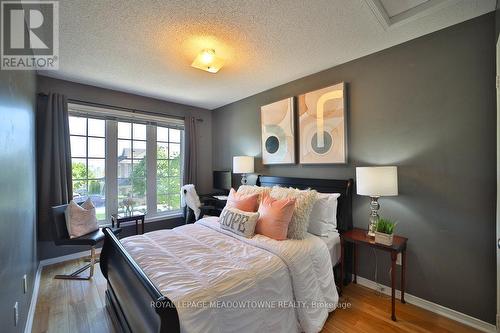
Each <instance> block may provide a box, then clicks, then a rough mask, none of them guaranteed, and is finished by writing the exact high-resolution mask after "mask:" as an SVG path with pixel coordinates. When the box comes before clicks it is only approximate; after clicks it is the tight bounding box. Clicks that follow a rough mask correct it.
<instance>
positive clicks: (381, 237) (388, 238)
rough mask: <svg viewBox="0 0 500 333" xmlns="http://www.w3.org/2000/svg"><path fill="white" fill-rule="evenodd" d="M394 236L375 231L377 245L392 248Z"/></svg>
mask: <svg viewBox="0 0 500 333" xmlns="http://www.w3.org/2000/svg"><path fill="white" fill-rule="evenodd" d="M393 239H394V234H391V235H388V234H384V233H382V232H378V231H375V243H379V244H383V245H387V246H391V245H392V240H393Z"/></svg>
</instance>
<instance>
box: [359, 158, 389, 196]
mask: <svg viewBox="0 0 500 333" xmlns="http://www.w3.org/2000/svg"><path fill="white" fill-rule="evenodd" d="M356 186H357V193H358V194H359V195H366V196H370V197H384V196H394V195H398V168H397V167H395V166H383V167H360V168H356Z"/></svg>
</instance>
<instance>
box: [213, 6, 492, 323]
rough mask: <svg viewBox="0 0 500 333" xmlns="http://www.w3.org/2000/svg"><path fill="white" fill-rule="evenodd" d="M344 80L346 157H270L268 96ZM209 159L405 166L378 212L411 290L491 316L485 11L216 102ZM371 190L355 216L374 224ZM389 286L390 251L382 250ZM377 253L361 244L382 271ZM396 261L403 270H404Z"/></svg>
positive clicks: (362, 265)
mask: <svg viewBox="0 0 500 333" xmlns="http://www.w3.org/2000/svg"><path fill="white" fill-rule="evenodd" d="M341 81H345V82H346V83H347V84H348V105H349V106H348V109H349V119H348V140H349V141H348V142H349V163H348V164H347V165H345V166H335V165H331V166H328V165H322V166H302V165H295V166H272V167H270V166H263V165H262V164H261V160H260V157H261V146H260V144H261V142H260V111H259V110H260V109H259V108H260V106H261V105H265V104H268V103H270V102H274V101H277V100H280V99H282V98H286V97H289V96H296V95H298V94H301V93H304V92H307V91H311V90H315V89H318V88H322V87H325V86H328V85H331V84H334V83H338V82H341ZM212 118H213V120H212V123H213V131H212V132H213V167H214V169H230V168H231V158H232V156H233V155H240V154H245V155H255V156H257V157H258V161H257V163H256V172H257V173H260V174H265V175H280V176H292V177H306V178H307V177H309V178H333V179H335V178H336V179H344V178H349V177H352V178H355V167H356V166H363V165H398V166H399V182H400V185H399V190H400V195H399V196H398V197H394V198H382V199H381V200H380V203H381V207H382V208H381V215H383V216H388V217H392V218H394V219H397V220H398V221H399V224H398V226H397V233H398V234H402V235H404V236H407V237H408V238H409V243H408V246H409V247H408V270H407V276H408V279H407V290H408V292H409V293H410V294H412V295H415V296H418V297H421V298H423V299H426V300H429V301H432V302H435V303H438V304H441V305H443V306H446V307H449V308H452V309H455V310H457V311H460V312H463V313H466V314H469V315H471V316H474V317H476V318H479V319H482V320H484V321H488V322H490V323H494V322H495V285H496V283H495V281H496V272H495V202H496V199H495V198H496V196H495V195H496V187H495V183H496V172H495V170H496V107H495V18H494V15H493V14H488V15H485V16H482V17H479V18H476V19H474V20H471V21H467V22H464V23H462V24H459V25H456V26H453V27H450V28H448V29H445V30H442V31H438V32H435V33H433V34H430V35H427V36H424V37H421V38H418V39H415V40H412V41H410V42H407V43H404V44H401V45H398V46H396V47H393V48H390V49H387V50H384V51H381V52H379V53H376V54H372V55H369V56H367V57H364V58H361V59H358V60H355V61H352V62H349V63H346V64H343V65H340V66H337V67H334V68H331V69H328V70H326V71H323V72H320V73H317V74H314V75H311V76H308V77H305V78H302V79H299V80H296V81H293V82H290V83H287V84H285V85H282V86H279V87H276V88H273V89H271V90H268V91H265V92H262V93H259V94H257V95H254V96H251V97H248V98H246V99H243V100H241V101H238V102H235V103H233V104H230V105H227V106H224V107H221V108H219V109H217V110H215V111H214V112H213V116H212ZM368 211H369V202H368V198H365V197H358V196H355V198H354V224H355V226H356V227H361V228H366V227H367V224H368V213H369V212H368ZM376 257H377V259H378V276H379V282H381V283H384V284H386V285H389V262H390V260H389V256H388V255H386V254H385V253H377V254H376ZM374 262H375V257H374V253H373V252H371V251H367V250H363V251H361V253H360V262H359V271H360V275H361V276H363V277H366V278H368V279H370V280H374V270H375V264H374ZM398 271H399V268H398Z"/></svg>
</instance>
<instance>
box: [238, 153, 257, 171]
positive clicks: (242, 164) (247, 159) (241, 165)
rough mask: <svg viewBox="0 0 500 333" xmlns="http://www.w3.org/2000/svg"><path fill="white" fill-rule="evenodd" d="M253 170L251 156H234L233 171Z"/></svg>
mask: <svg viewBox="0 0 500 333" xmlns="http://www.w3.org/2000/svg"><path fill="white" fill-rule="evenodd" d="M252 172H254V159H253V156H234V157H233V173H252Z"/></svg>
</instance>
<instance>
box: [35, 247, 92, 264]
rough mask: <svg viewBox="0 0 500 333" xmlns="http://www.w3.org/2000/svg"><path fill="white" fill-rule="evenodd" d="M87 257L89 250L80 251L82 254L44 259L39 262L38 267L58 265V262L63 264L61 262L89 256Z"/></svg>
mask: <svg viewBox="0 0 500 333" xmlns="http://www.w3.org/2000/svg"><path fill="white" fill-rule="evenodd" d="M89 255H90V250H87V251H82V252H77V253H72V254H68V255H65V256H61V257H56V258H49V259H44V260H41V261H40V266H41V267H45V266H49V265H53V264H57V263H60V262H63V261H68V260H73V259H79V258H83V257H86V256H89Z"/></svg>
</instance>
